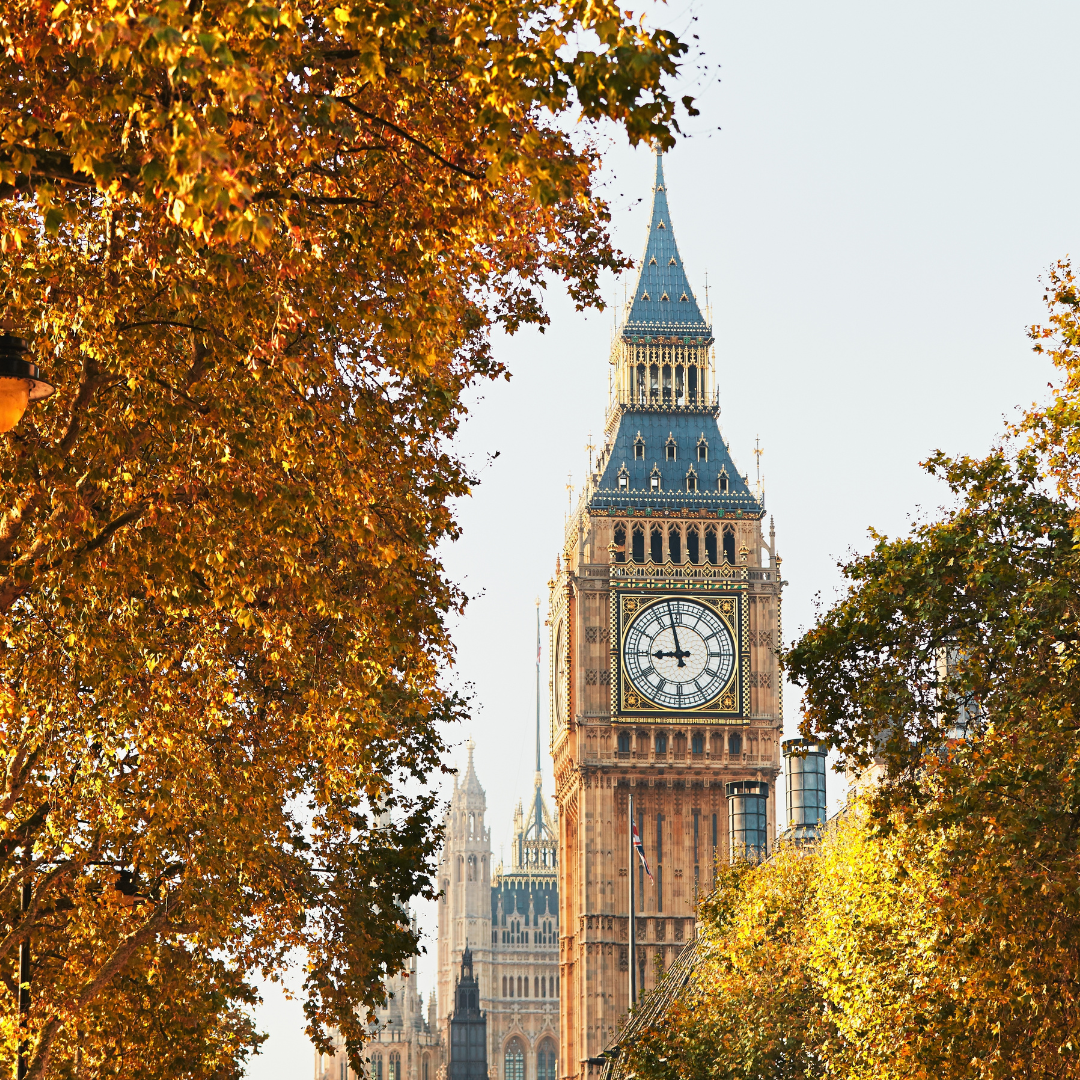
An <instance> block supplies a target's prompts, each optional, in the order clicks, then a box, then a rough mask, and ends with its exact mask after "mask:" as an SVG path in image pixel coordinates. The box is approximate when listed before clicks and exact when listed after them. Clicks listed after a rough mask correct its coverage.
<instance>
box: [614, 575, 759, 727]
mask: <svg viewBox="0 0 1080 1080" xmlns="http://www.w3.org/2000/svg"><path fill="white" fill-rule="evenodd" d="M739 607H740V605H739V602H738V599H737V598H736V597H733V596H724V597H717V598H709V599H697V598H693V597H689V596H687V595H686V594H685V593H684V594H682V595H666V596H626V595H623V596H619V597H618V598H616V609H617V610H616V618H617V619H618V623H619V640H620V649H619V651H620V656H619V661H620V665H619V666H620V676H621V678H620V680H619V683H620V685H619V687H618V688H617V689H616V696H617V698H618V699H619V700H618V701H616V702H615V705H616V711H617V712H620V713H626V712H633V713H635V714H637V715H641V714H643V713H644V714H648V713H652V714H654V715H655V714H656V713H676V714H681V715H683V716H684V717H685V718H686V719H690V718H691V716H690V715H688V714H693V713H706V714H708V715H710V716H716V715H719V714H728V715H735V714H737V713H738V712H739V711H740V710H739V702H740V699H741V697H742V695H741V693H740V687H739V674H740V664H739V659H740V655H739V654H740V650H739V638H740V636H741V635H740V634H739V625H738V624H739ZM703 718H704V717H703Z"/></svg>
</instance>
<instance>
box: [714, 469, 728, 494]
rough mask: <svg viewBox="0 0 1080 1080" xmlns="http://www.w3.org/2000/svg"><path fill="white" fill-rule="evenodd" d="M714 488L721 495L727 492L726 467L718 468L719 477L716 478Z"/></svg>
mask: <svg viewBox="0 0 1080 1080" xmlns="http://www.w3.org/2000/svg"><path fill="white" fill-rule="evenodd" d="M716 487H717V489H718V490H719V491H720V492H721V493H723V492H725V491H727V489H728V474H727V468H726V466H721V468H720V475H719V477H717V480H716Z"/></svg>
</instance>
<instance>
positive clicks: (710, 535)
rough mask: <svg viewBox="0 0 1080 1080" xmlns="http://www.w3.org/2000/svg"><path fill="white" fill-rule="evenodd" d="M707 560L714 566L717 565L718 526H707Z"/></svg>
mask: <svg viewBox="0 0 1080 1080" xmlns="http://www.w3.org/2000/svg"><path fill="white" fill-rule="evenodd" d="M705 558H706V559H707V560H708V561H709V563H711V564H712V565H713V566H715V565H716V526H715V525H706V526H705Z"/></svg>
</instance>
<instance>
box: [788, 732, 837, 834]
mask: <svg viewBox="0 0 1080 1080" xmlns="http://www.w3.org/2000/svg"><path fill="white" fill-rule="evenodd" d="M780 747H781V749H782V750H783V753H784V774H785V777H786V780H787V783H786V789H787V790H786V793H785V794H786V798H785V800H784V801H785V805H786V808H787V836H788V837H789V838H790V839H792V840H813V839H815V838H816V837H817V835H818V829H819V828H820V827H821V826H822V825H824V824H825V811H826V801H825V760H826V757H827V755H828V751H827V749H826V747H824V746H822V745H821V743H816V742H811V740H809V739H785V740H784V741H783V742H782V743H781V744H780Z"/></svg>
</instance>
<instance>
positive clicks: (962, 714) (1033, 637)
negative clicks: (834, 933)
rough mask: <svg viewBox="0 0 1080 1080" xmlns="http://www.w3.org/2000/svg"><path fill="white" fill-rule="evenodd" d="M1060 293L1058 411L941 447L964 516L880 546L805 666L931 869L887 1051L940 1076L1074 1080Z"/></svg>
mask: <svg viewBox="0 0 1080 1080" xmlns="http://www.w3.org/2000/svg"><path fill="white" fill-rule="evenodd" d="M1047 301H1048V304H1049V311H1050V317H1049V321H1048V324H1047V325H1046V326H1045V327H1036V328H1033V330H1032V337H1033V339H1034V340H1035V343H1036V348H1037V349H1038V350H1039V351H1043V350H1047V351H1049V353H1050V355H1051V357H1052V359H1053V362H1054V363H1055V365H1056V366H1057V367H1058V369H1059V370H1060V371H1061V372H1062V373H1063V374H1064V376H1065V378H1064V382H1063V383H1062V384H1061V385H1060V386H1058V387H1057V388H1056V389H1055V390H1054V391H1053V394H1052V398H1051V401H1050V403H1049V405H1048V406H1047V407H1045V408H1033V409H1032V410H1031V411H1030V412H1029V413H1028V415H1027V416H1026V418H1025V420H1024V421H1023V423H1022V424H1020V425H1019V426H1018V427H1017V429H1016V430H1015V431H1012V432H1010V433H1008V436H1007V438H1006V439H1005V440H1004V441H1003V442H1002V443H1001V445H1000V446H998V447H997V448H996V449H995V450H994V451H993V452H992V453H991V454H989V455H988V456H987V457H986V458H984V459H982V460H976V459H970V458H960V459H948V458H945V457H944V456H943V455H940V454H938V455H935V456H934V457H933V458H932V459H931V460H930V462H928V465H927V467H928V468H929V469H930V470H931V471H932V472H934V473H936V474H938V475H940V476H942V477H943V478H944V479H945V481H946V482H947V484H948V485H949V488H950V490H951V491H952V493H953V495H954V499H955V505H954V507H953V508H952V509H951V510H950V511H949V512H948V513H946V514H945V515H944V517H943V518H941V519H940V520H936V521H932V522H928V523H926V524H923V525H921V526H919V527H918V528H916V529H915V530H913V532H912V533H911V534H910V535H909V536H907V537H904V538H901V539H898V540H888V539H886V538H885V537H878V539H877V542H876V543H875V546H874V549H873V550H872V551H871V552H870V554H869V555H867V556H866V557H864V558H860V559H857V560H855V561H853V562H852V563H851V564H849V565H848V566H847V567H846V568H845V574H846V575H847V577H848V579H849V582H850V588H849V592H848V595H847V596H846V597H845V598H844V599H843V600H842V601H841V602H839V603H838V604H836V605H835V606H834V607H833V608H831V609H830V610H828V611H827V612H825V613H823V616H822V617H821V619H820V620H819V622H818V625H817V626H816V627H815V628H814V629H812V630H811V631H810V632H809V633H808V634H807V635H806V636H805V637H804V638H803V640H802V641H800V642H799V643H797V645H796V646H795V648H794V649H793V650H792V651H791V653H790V655H789V658H788V660H789V669H790V670H791V672H792V673H793V676H794V677H795V680H796V681H797V682H799V683H801V684H802V685H803V686H804V687H805V688H806V708H805V719H804V725H803V727H804V731H805V732H807V733H810V732H812V733H814V734H815V735H816V736H817V737H821V738H824V739H826V740H827V741H829V742H830V743H831V744H832V745H833V746H834V747H836V748H837V749H838V750H839V751H840V753H841V754H842V756H843V758H844V761H845V763H846V764H848V765H849V766H850V767H852V768H854V769H856V770H859V769H862V768H865V767H866V766H867V765H869V764H871V762H876V764H877V765H878V766H879V767H880V768H881V769H882V770H883V782H882V783H881V785H880V786H879V787H878V788H877V789H876V790H875V791H874V793H873V799H872V802H871V807H870V812H871V815H872V819H873V820H874V822H875V823H876V827H877V828H879V829H880V830H881V831H882V835H883V837H885V838H888V843H889V845H890V852H891V855H890V858H891V859H892V861H893V866H892V868H891V870H890V871H889V872H890V873H891V874H898V875H905V874H911V875H921V876H922V877H924V878H926V879H927V880H928V885H927V888H926V890H925V895H924V896H923V898H922V899H921V900H920V902H919V905H920V906H922V907H924V908H927V909H929V910H930V912H931V915H932V919H931V922H932V932H931V931H928V936H927V937H926V938H925V939H924V940H923V941H922V943H921V947H922V948H923V949H924V950H925V951H926V955H927V957H929V958H930V959H932V960H933V969H934V970H933V976H934V980H936V981H934V980H928V981H925V982H924V984H923V985H924V987H925V988H926V989H927V990H928V991H929V990H930V989H932V990H933V993H927V994H926V995H924V998H923V1001H922V1003H921V1004H920V1005H919V1007H918V1008H914V1009H912V1010H911V1011H909V1012H908V1013H907V1014H906V1021H905V1023H898V1022H897V1018H896V1017H889V1016H887V1015H884V1014H879V1017H878V1021H877V1023H878V1037H879V1039H880V1040H881V1042H882V1045H885V1044H886V1043H888V1044H890V1045H892V1046H894V1047H896V1046H901V1045H902V1046H905V1047H906V1048H907V1050H908V1054H909V1057H910V1059H911V1060H923V1061H928V1060H929V1059H930V1058H929V1055H930V1047H931V1044H932V1045H933V1046H934V1047H935V1048H936V1049H937V1051H939V1052H940V1050H941V1048H942V1047H944V1046H948V1047H952V1050H951V1051H950V1052H949V1053H948V1055H947V1058H946V1061H947V1065H948V1067H947V1068H946V1067H945V1065H943V1066H942V1071H939V1072H937V1073H936V1074H935V1073H934V1072H933V1071H930V1072H929V1073H928V1075H946V1076H948V1075H955V1076H973V1077H999V1076H1000V1077H1006V1076H1016V1075H1024V1076H1062V1075H1068V1074H1070V1070H1071V1069H1072V1067H1073V1066H1072V1063H1073V1062H1074V1061H1075V1057H1076V1051H1077V1047H1078V1046H1080V993H1078V992H1080V964H1078V962H1077V957H1078V956H1080V897H1078V895H1077V892H1076V887H1075V885H1076V880H1077V877H1078V875H1080V836H1078V832H1077V823H1078V822H1080V756H1078V753H1077V751H1078V743H1077V733H1078V731H1080V726H1078V721H1080V717H1078V705H1080V672H1078V669H1077V663H1076V659H1077V648H1078V644H1080V573H1078V571H1080V565H1078V562H1077V544H1076V541H1077V537H1078V524H1080V521H1078V518H1077V501H1076V494H1077V492H1076V486H1075V481H1076V475H1077V471H1076V462H1077V458H1076V453H1077V446H1078V442H1077V439H1078V436H1077V433H1078V431H1080V428H1078V427H1077V423H1076V421H1077V391H1078V389H1080V348H1078V347H1080V333H1078V328H1080V300H1078V298H1077V291H1076V287H1075V283H1074V279H1073V274H1072V271H1071V269H1070V268H1069V267H1068V265H1066V264H1062V265H1060V266H1058V267H1057V268H1055V270H1054V271H1053V273H1052V274H1051V276H1050V280H1049V287H1048V292H1047ZM883 842H884V840H883ZM914 910H918V908H917V907H916V908H914ZM853 941H854V942H855V943H856V945H857V942H858V936H857V935H856V936H855V937H854V938H849V939H848V941H847V942H846V945H845V947H846V948H848V949H851V948H852V944H853ZM883 961H884V958H883ZM864 1022H865V1023H866V1024H867V1025H869V1024H870V1020H869V1018H866V1019H865V1021H864ZM883 1075H885V1074H883ZM889 1075H891V1074H889ZM897 1075H899V1072H897ZM908 1075H910V1074H908Z"/></svg>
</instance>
